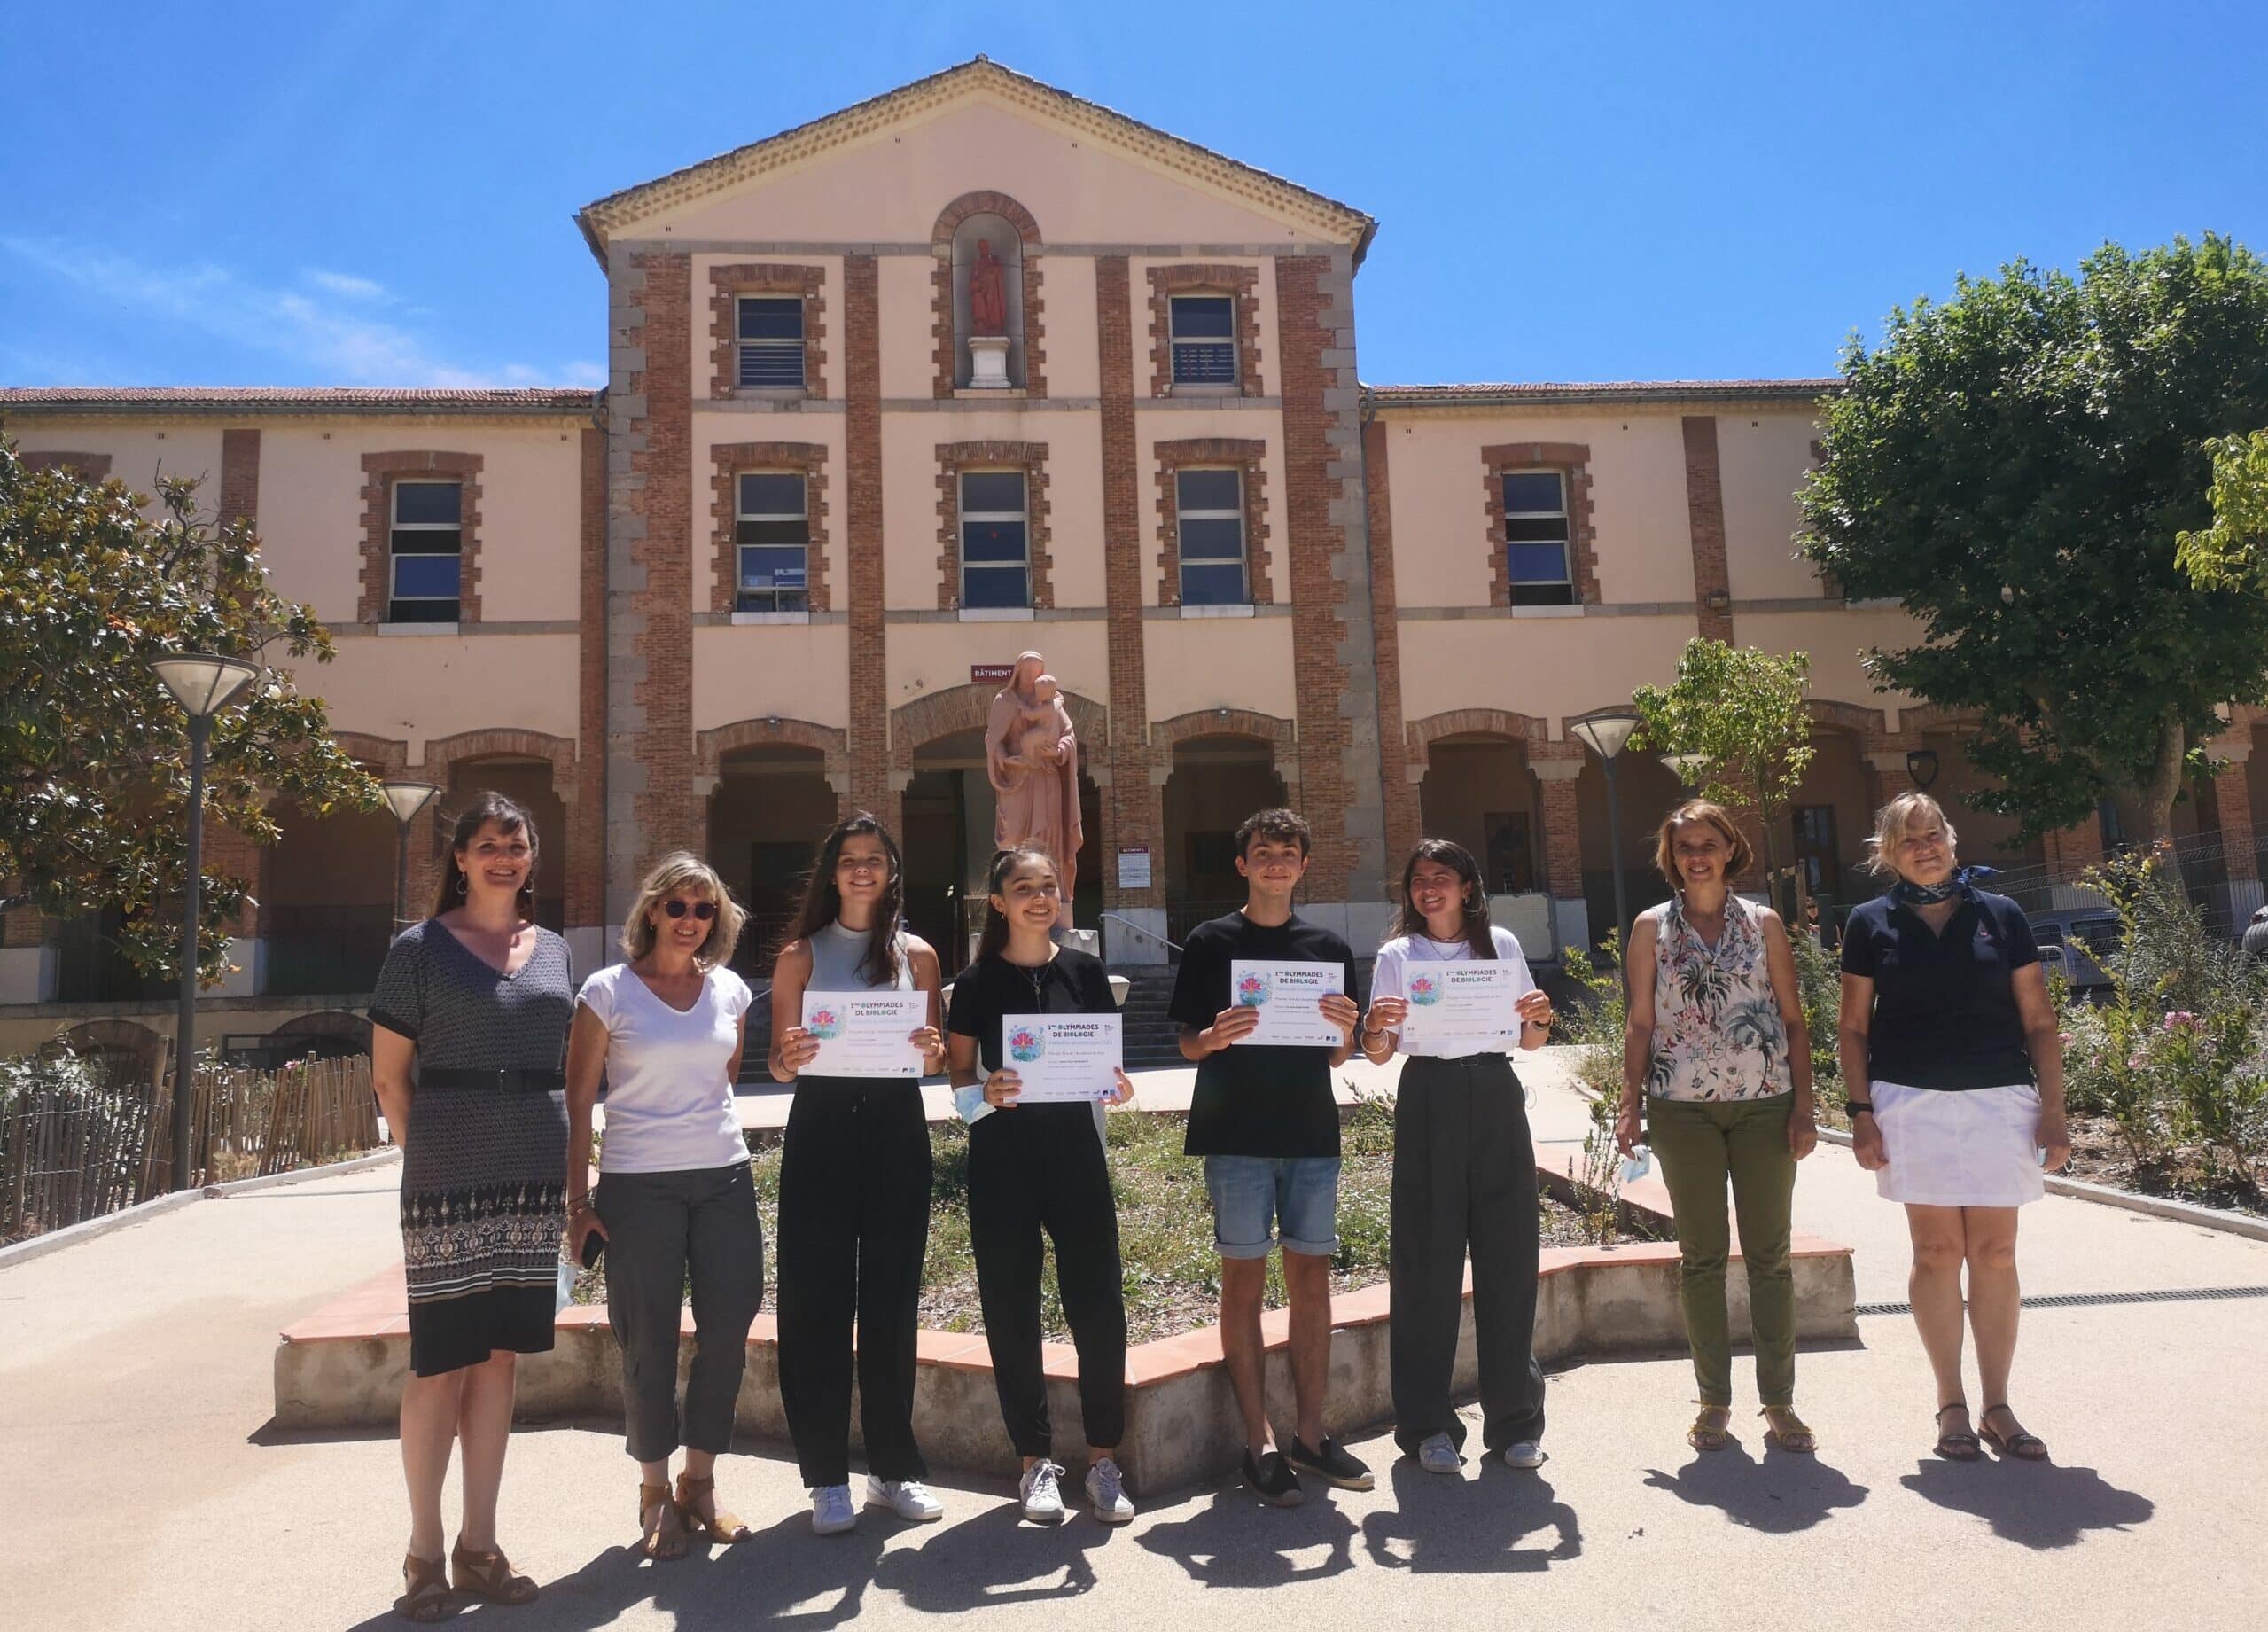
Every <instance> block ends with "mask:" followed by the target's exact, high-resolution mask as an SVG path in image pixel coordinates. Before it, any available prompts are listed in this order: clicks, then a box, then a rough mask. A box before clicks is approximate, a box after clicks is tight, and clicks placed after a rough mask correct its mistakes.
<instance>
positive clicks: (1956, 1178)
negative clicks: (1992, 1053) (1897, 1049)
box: [1874, 1082, 2046, 1207]
mask: <svg viewBox="0 0 2268 1632" xmlns="http://www.w3.org/2000/svg"><path fill="white" fill-rule="evenodd" d="M1874 1121H1875V1124H1876V1125H1877V1126H1878V1127H1880V1128H1882V1151H1883V1153H1884V1154H1885V1155H1886V1156H1887V1157H1888V1158H1889V1165H1888V1166H1886V1167H1882V1169H1881V1170H1880V1171H1878V1172H1877V1173H1876V1174H1875V1175H1874V1188H1875V1191H1876V1192H1877V1193H1878V1194H1880V1195H1881V1196H1882V1197H1883V1198H1884V1199H1886V1200H1890V1201H1901V1202H1909V1203H1912V1204H1913V1205H1914V1206H1927V1207H2016V1206H2022V1205H2023V1204H2024V1203H2025V1202H2027V1201H2037V1200H2038V1199H2040V1197H2041V1196H2042V1195H2043V1194H2044V1193H2046V1187H2045V1186H2044V1185H2043V1184H2042V1183H2040V1167H2039V1090H2038V1089H2037V1088H2034V1087H2033V1086H2032V1085H2031V1084H2030V1083H2029V1082H2016V1083H2011V1084H2009V1085H2008V1086H2007V1087H2006V1088H1971V1089H1937V1088H1908V1087H1906V1085H1905V1084H1904V1083H1902V1082H1876V1083H1875V1084H1874Z"/></svg>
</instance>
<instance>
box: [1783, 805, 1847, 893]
mask: <svg viewBox="0 0 2268 1632" xmlns="http://www.w3.org/2000/svg"><path fill="white" fill-rule="evenodd" d="M1788 816H1789V826H1790V827H1791V828H1793V829H1794V830H1795V836H1796V865H1797V866H1798V867H1801V868H1802V869H1803V870H1804V889H1806V890H1807V891H1809V892H1810V893H1811V894H1814V895H1816V894H1820V892H1821V891H1822V890H1824V891H1827V892H1828V893H1829V894H1832V893H1833V892H1834V891H1835V889H1836V888H1838V887H1839V886H1840V885H1841V884H1842V882H1843V880H1842V872H1843V862H1842V857H1841V856H1840V855H1838V854H1837V853H1836V851H1837V847H1836V845H1835V807H1834V806H1833V805H1796V806H1794V807H1793V808H1790V809H1789V813H1788Z"/></svg>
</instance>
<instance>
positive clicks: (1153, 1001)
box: [1111, 964, 1189, 1071]
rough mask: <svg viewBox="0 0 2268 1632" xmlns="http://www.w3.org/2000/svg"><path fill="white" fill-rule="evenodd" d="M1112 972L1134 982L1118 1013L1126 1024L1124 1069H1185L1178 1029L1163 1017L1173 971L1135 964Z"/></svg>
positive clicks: (1156, 965)
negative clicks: (1163, 1067) (1164, 1067)
mask: <svg viewBox="0 0 2268 1632" xmlns="http://www.w3.org/2000/svg"><path fill="white" fill-rule="evenodd" d="M1111 973H1113V974H1122V975H1125V976H1126V977H1127V978H1128V979H1130V980H1133V982H1134V987H1133V989H1132V990H1130V991H1128V992H1127V993H1126V1003H1125V1006H1124V1007H1122V1008H1121V1009H1120V1010H1119V1011H1118V1012H1119V1013H1120V1014H1121V1015H1122V1016H1124V1017H1125V1020H1126V1034H1125V1035H1126V1069H1127V1070H1129V1071H1140V1070H1142V1069H1144V1068H1146V1067H1149V1066H1186V1065H1188V1064H1189V1061H1187V1060H1185V1059H1183V1058H1181V1027H1178V1026H1176V1025H1175V1024H1174V1023H1173V1021H1172V1020H1171V1019H1167V1018H1166V1014H1165V1005H1166V1004H1167V1003H1171V1002H1172V1001H1173V970H1171V969H1169V968H1165V967H1162V966H1160V965H1158V964H1129V965H1127V966H1126V967H1125V968H1122V969H1114V970H1112V971H1111Z"/></svg>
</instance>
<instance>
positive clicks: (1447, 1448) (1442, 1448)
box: [1417, 1433, 1465, 1473]
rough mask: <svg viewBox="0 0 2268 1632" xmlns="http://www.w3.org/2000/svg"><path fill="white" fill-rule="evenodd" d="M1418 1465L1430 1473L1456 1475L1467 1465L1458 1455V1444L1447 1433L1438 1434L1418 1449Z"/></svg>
mask: <svg viewBox="0 0 2268 1632" xmlns="http://www.w3.org/2000/svg"><path fill="white" fill-rule="evenodd" d="M1417 1465H1418V1466H1420V1467H1421V1468H1423V1469H1424V1470H1425V1471H1426V1472H1428V1473H1454V1472H1456V1471H1457V1470H1458V1469H1460V1468H1461V1467H1463V1466H1464V1465H1465V1459H1464V1458H1463V1457H1462V1456H1459V1455H1458V1454H1457V1442H1456V1441H1454V1440H1453V1439H1451V1438H1450V1437H1449V1436H1448V1435H1447V1434H1446V1433H1437V1434H1435V1435H1434V1436H1433V1437H1432V1438H1430V1439H1429V1440H1427V1441H1425V1443H1424V1444H1422V1445H1421V1446H1419V1447H1418V1448H1417Z"/></svg>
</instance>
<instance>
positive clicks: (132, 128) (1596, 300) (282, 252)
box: [0, 0, 2268, 385]
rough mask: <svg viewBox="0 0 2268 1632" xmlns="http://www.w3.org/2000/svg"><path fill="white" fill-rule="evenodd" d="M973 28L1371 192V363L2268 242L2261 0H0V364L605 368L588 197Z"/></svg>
mask: <svg viewBox="0 0 2268 1632" xmlns="http://www.w3.org/2000/svg"><path fill="white" fill-rule="evenodd" d="M625 19H631V20H635V28H629V29H626V26H625V21H624V20H625ZM978 51H983V52H986V54H988V55H990V56H992V57H993V58H994V59H996V60H999V61H1002V62H1004V63H1006V64H1008V65H1009V66H1012V67H1015V68H1018V69H1021V70H1023V71H1024V72H1025V73H1028V74H1034V75H1036V76H1038V77H1039V78H1041V79H1044V80H1047V81H1048V82H1051V83H1054V84H1056V85H1058V86H1061V87H1062V88H1064V90H1070V91H1072V92H1074V93H1076V94H1078V95H1080V96H1084V97H1087V98H1093V99H1094V100H1096V101H1099V102H1103V103H1105V104H1108V105H1111V106H1113V107H1117V108H1118V109H1120V110H1122V111H1124V112H1126V113H1131V114H1133V115H1134V116H1135V117H1137V118H1140V119H1142V120H1145V121H1149V122H1150V123H1151V124H1155V125H1159V126H1162V127H1164V128H1165V129H1169V130H1172V131H1174V132H1175V133H1177V134H1179V135H1181V136H1185V137H1189V138H1190V139H1192V140H1195V141H1197V142H1201V143H1204V144H1206V145H1208V146H1211V147H1214V148H1217V149H1220V151H1222V152H1227V153H1229V154H1231V155H1233V156H1235V157H1236V158H1239V159H1243V160H1246V161H1248V162H1250V163H1253V164H1257V165H1259V166H1262V167H1264V168H1268V169H1272V170H1274V171H1277V172H1279V173H1281V174H1282V175H1284V176H1289V177H1290V178H1292V179H1293V180H1296V181H1298V182H1301V183H1303V184H1306V185H1308V186H1311V187H1313V188H1315V189H1317V190H1319V191H1323V192H1327V193H1329V194H1331V195H1333V196H1334V197H1337V198H1339V199H1344V200H1346V201H1347V202H1349V203H1351V204H1354V205H1356V206H1358V207H1361V208H1364V209H1367V210H1368V211H1369V212H1370V213H1371V214H1372V215H1376V216H1377V217H1378V218H1379V220H1380V222H1381V226H1380V230H1379V233H1378V238H1377V241H1376V245H1375V246H1374V247H1373V249H1372V252H1371V254H1370V258H1369V261H1368V263H1367V264H1366V265H1365V267H1364V269H1363V271H1362V275H1361V277H1360V282H1359V284H1358V285H1357V293H1358V318H1359V323H1360V332H1359V337H1358V338H1359V344H1360V354H1361V358H1362V371H1363V375H1364V377H1365V378H1366V379H1369V380H1371V381H1373V382H1376V383H1386V382H1399V381H1431V380H1457V379H1464V380H1480V379H1629V378H1646V379H1672V378H1723V377H1734V376H1788V375H1800V374H1814V373H1824V372H1829V371H1832V370H1833V368H1834V365H1835V356H1836V353H1837V350H1838V348H1839V347H1840V346H1841V344H1842V341H1843V338H1844V336H1845V335H1846V334H1848V333H1849V332H1851V331H1852V330H1853V329H1857V330H1859V331H1861V332H1867V333H1872V332H1874V330H1875V328H1876V326H1877V325H1878V324H1879V323H1880V320H1881V318H1882V315H1883V313H1884V312H1886V311H1887V310H1888V309H1889V308H1890V306H1892V305H1893V304H1895V303H1898V302H1900V301H1908V300H1911V299H1912V298H1913V296H1915V295H1916V294H1919V293H1934V294H1942V293H1945V292H1947V291H1949V290H1950V289H1951V287H1952V280H1953V276H1954V274H1955V273H1956V272H1957V271H1960V270H1964V269H1966V270H1969V271H1989V270H1991V269H1993V268H1995V267H1997V266H1998V265H1999V264H2000V263H2001V262H2005V261H2007V260H2009V259H2011V258H2014V257H2016V256H2024V257H2028V258H2030V259H2031V260H2033V261H2035V262H2041V263H2044V264H2047V265H2055V266H2071V265H2074V264H2075V263H2076V262H2077V260H2078V259H2079V257H2081V256H2082V255H2084V254H2086V253H2087V251H2089V250H2090V249H2092V248H2093V247H2094V246H2097V245H2099V244H2100V243H2101V242H2102V241H2103V240H2104V239H2105V238H2116V239H2118V240H2120V241H2122V242H2124V243H2126V244H2128V245H2130V246H2144V245H2147V244H2153V243H2157V242H2161V241H2163V240H2164V239H2166V238H2170V237H2171V236H2172V235H2174V234H2175V233H2179V232H2186V233H2189V234H2191V235H2193V236H2194V235H2195V234H2197V233H2199V232H2202V231H2203V230H2209V229H2210V230H2218V231H2223V232H2226V233H2230V234H2232V235H2233V236H2235V237H2236V238H2240V239H2241V240H2242V241H2244V242H2246V243H2248V244H2249V245H2250V246H2253V247H2254V248H2255V249H2256V250H2259V251H2262V252H2263V253H2268V162H2264V160H2268V138H2264V135H2263V122H2264V121H2262V119H2261V117H2260V109H2261V107H2262V105H2263V93H2262V90H2261V87H2262V86H2263V84H2264V83H2268V30H2264V29H2263V28H2262V27H2260V26H2259V22H2258V14H2257V8H2256V6H2245V5H2238V4H2223V5H2212V4H2179V3H2168V4H2152V5H2148V6H2142V5H2108V4H2019V3H2016V0H1985V4H1975V0H1971V3H1970V4H1960V5H1952V4H1906V5H1898V6H1892V5H1889V4H1874V5H1870V6H1866V7H1859V6H1843V5H1838V4H1834V3H1833V0H1828V4H1820V3H1819V0H1812V4H1802V5H1778V4H1774V5H1736V4H1715V5H1711V4H1692V3H1691V0H1684V3H1682V4H1643V5H1641V4H1599V5H1591V6H1566V5H1555V6H1549V7H1540V6H1531V5H1525V4H1516V5H1511V4H1508V5H1498V6H1488V7H1475V6H1452V5H1430V4H1422V3H1405V4H1376V3H1373V4H1347V3H1345V0H1311V3H1309V4H1292V5H1280V6H1237V5H1233V4H1215V5H1212V6H1207V7H1200V8H1194V9H1191V10H1189V11H1187V12H1173V11H1168V12H1159V11H1157V9H1155V8H1151V9H1149V10H1146V11H1145V10H1138V9H1132V10H1130V9H1128V8H1125V7H1122V6H1118V5H1108V6H1105V5H1086V4H1070V3H1065V0H1056V3H1054V4H1048V3H1044V0H989V3H988V4H978V5H960V4H953V5H947V4H936V5H925V6H909V7H896V6H882V5H869V4H856V3H854V0H846V3H841V4H828V5H820V6H803V7H784V6H779V5H775V4H738V5H730V4H670V3H669V0H641V3H640V4H635V5H630V4H580V3H573V4H571V3H566V0H561V3H559V4H544V5H535V4H507V3H505V0H487V3H483V4H441V3H440V0H433V3H432V4H350V3H348V0H323V3H322V4H305V0H297V3H295V4H272V5H263V4H222V5H214V4H186V3H183V0H175V3H173V4H90V5H86V6H78V7H54V6H24V7H18V8H15V11H14V14H13V15H12V16H11V18H10V20H9V27H8V32H7V36H6V39H5V42H4V43H0V53H4V55H5V58H6V59H7V60H5V61H4V62H0V69H4V73H5V80H6V82H7V84H8V87H9V91H8V95H7V96H6V97H5V98H0V153H4V154H5V155H6V158H5V160H0V163H4V166H5V168H4V171H0V174H4V176H5V180H6V191H5V196H6V199H7V207H6V210H5V213H4V215H0V313H4V316H0V383H4V384H12V385H60V384H92V385H127V384H152V385H180V384H231V385H264V384H282V385H298V384H329V385H434V384H552V383H567V384H596V383H598V382H599V380H600V379H601V373H600V360H601V358H602V356H603V355H604V311H605V306H604V286H603V283H602V280H601V277H600V276H599V272H598V269H597V268H596V265H595V263H593V262H592V261H591V260H590V258H589V256H588V253H587V252H586V251H585V249H584V248H583V246H582V244H581V239H580V238H578V236H577V234H576V232H575V230H574V228H573V224H572V223H571V222H570V220H569V217H570V216H571V215H572V214H573V211H574V210H575V209H576V208H577V207H580V206H581V205H583V204H585V203H587V202H588V201H589V200H591V199H595V198H597V197H599V196H600V195H602V194H604V193H606V192H609V191H613V190H614V189H616V188H619V187H622V186H625V185H628V184H633V183H635V182H639V181H643V180H645V179H647V178H649V177H651V176H657V175H659V174H661V173H662V172H664V171H666V170H669V169H672V168H676V167H678V166H680V165H683V164H686V163H690V162H691V161H693V160H698V159H702V158H705V157H707V156H709V155H710V154H713V153H716V152H722V151H723V150H725V149H727V148H729V147H733V146H737V145H739V144H742V143H744V142H749V141H753V140H756V139H758V138H760V137H764V136H768V135H769V134H771V133H773V132H775V131H776V130H780V129H785V128H787V127H789V126H791V125H794V124H798V123H800V122H801V121H805V120H807V119H811V118H814V117H816V116H818V115H820V114H822V113H828V112H830V111H831V110H832V109H835V108H838V107H840V106H842V105H846V104H847V103H850V102H853V101H856V100H858V99H860V98H864V97H868V96H871V95H873V94H875V93H877V92H878V91H881V90H887V89H889V88H890V87H892V86H893V85H897V84H900V83H903V82H906V81H908V80H910V79H915V78H917V77H919V76H920V75H922V74H927V73H931V72H933V71H934V70H936V69H938V68H939V67H943V66H947V65H948V64H950V63H953V62H955V61H959V60H963V59H967V58H969V57H970V56H972V55H974V54H975V53H977V52H978ZM105 58H107V59H108V60H107V61H105V60H104V59H105ZM972 179H973V178H972Z"/></svg>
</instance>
